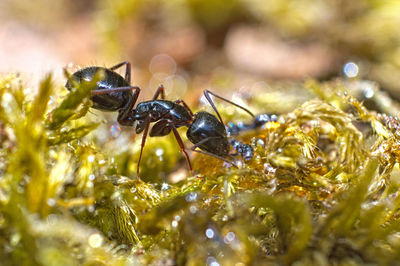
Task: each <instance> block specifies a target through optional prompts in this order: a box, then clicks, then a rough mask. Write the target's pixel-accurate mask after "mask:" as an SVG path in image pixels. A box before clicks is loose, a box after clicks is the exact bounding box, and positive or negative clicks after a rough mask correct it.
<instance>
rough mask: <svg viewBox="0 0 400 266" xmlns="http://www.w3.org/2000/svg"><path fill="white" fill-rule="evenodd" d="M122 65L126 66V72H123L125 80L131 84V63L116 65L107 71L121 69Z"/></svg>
mask: <svg viewBox="0 0 400 266" xmlns="http://www.w3.org/2000/svg"><path fill="white" fill-rule="evenodd" d="M123 65H126V70H125V80H126V81H127V82H128V83H129V84H131V63H129V62H128V61H125V62H122V63H119V64H118V65H115V66H112V67H110V68H109V69H110V70H115V69H117V68H120V67H122V66H123Z"/></svg>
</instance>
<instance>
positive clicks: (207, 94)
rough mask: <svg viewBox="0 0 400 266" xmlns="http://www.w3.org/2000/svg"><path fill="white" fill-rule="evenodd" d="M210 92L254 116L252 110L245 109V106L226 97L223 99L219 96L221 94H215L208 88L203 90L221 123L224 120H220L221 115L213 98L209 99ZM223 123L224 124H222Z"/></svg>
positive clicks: (222, 98)
mask: <svg viewBox="0 0 400 266" xmlns="http://www.w3.org/2000/svg"><path fill="white" fill-rule="evenodd" d="M210 94H211V95H213V96H214V97H217V98H218V99H221V100H223V101H225V102H227V103H230V104H232V105H234V106H236V107H238V108H240V109H242V110H243V111H245V112H247V113H248V114H249V115H251V116H252V117H254V114H253V113H252V112H250V111H249V110H247V109H246V108H244V107H243V106H240V105H239V104H237V103H234V102H232V101H229V100H228V99H225V98H224V97H221V96H219V95H217V94H215V93H213V92H211V91H209V90H205V91H204V96H205V97H206V99H207V101H208V102H209V103H210V105H211V107H212V108H213V109H214V111H215V112H216V113H217V115H218V118H219V120H220V121H221V123H222V124H224V122H223V121H222V118H221V115H220V114H219V112H218V110H217V107H215V104H214V102H213V100H212V99H211V97H210ZM224 125H225V124H224Z"/></svg>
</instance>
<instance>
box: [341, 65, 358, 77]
mask: <svg viewBox="0 0 400 266" xmlns="http://www.w3.org/2000/svg"><path fill="white" fill-rule="evenodd" d="M358 71H359V69H358V65H357V64H356V63H354V62H348V63H346V64H345V65H344V67H343V73H344V74H345V75H346V76H347V77H348V78H355V77H357V76H358Z"/></svg>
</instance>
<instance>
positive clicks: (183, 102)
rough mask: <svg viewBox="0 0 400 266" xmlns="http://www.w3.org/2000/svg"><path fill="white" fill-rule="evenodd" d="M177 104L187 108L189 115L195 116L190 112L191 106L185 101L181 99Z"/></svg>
mask: <svg viewBox="0 0 400 266" xmlns="http://www.w3.org/2000/svg"><path fill="white" fill-rule="evenodd" d="M175 103H177V104H182V105H183V107H185V109H186V110H187V111H188V112H189V114H190V115H191V116H194V114H193V112H192V110H190V108H189V106H188V105H187V104H186V103H185V101H184V100H182V99H179V100H176V101H175Z"/></svg>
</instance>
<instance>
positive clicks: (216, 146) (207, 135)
mask: <svg viewBox="0 0 400 266" xmlns="http://www.w3.org/2000/svg"><path fill="white" fill-rule="evenodd" d="M186 136H187V137H188V139H189V140H190V141H191V142H192V143H193V144H195V146H196V147H199V148H200V149H202V150H204V151H207V152H209V153H212V154H215V155H218V156H221V157H225V156H227V155H228V154H229V143H228V139H227V135H226V130H225V126H224V125H223V124H222V123H221V122H220V121H219V120H218V118H216V117H215V116H214V115H212V114H210V113H207V112H198V113H196V114H195V115H194V119H193V123H192V124H191V126H190V127H189V129H188V131H187V132H186Z"/></svg>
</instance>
